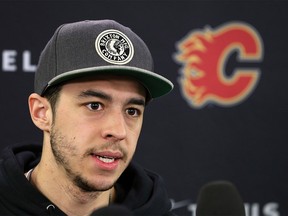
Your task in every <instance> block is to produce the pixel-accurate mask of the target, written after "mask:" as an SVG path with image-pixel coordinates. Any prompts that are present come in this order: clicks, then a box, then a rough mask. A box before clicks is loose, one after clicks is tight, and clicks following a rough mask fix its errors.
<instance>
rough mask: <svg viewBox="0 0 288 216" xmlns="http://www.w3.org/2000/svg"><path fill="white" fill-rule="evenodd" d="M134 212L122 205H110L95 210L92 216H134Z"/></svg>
mask: <svg viewBox="0 0 288 216" xmlns="http://www.w3.org/2000/svg"><path fill="white" fill-rule="evenodd" d="M132 215H133V214H132V211H130V210H129V209H128V208H126V207H124V206H122V205H115V204H114V205H109V206H107V207H102V208H100V209H97V210H95V211H94V212H93V213H92V214H91V215H90V216H132Z"/></svg>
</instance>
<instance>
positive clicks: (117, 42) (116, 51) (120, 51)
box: [95, 29, 134, 65]
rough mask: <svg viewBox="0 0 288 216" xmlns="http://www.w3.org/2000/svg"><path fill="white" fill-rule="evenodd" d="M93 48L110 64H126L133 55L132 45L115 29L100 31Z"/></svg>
mask: <svg viewBox="0 0 288 216" xmlns="http://www.w3.org/2000/svg"><path fill="white" fill-rule="evenodd" d="M95 48H96V51H97V53H98V55H99V56H101V58H102V59H104V60H105V61H107V62H109V63H111V64H118V65H123V64H127V63H128V62H130V61H131V59H132V58H133V55H134V47H133V44H132V43H131V41H130V40H129V38H128V37H127V36H126V35H125V34H123V33H122V32H120V31H118V30H115V29H109V30H106V31H103V32H102V33H100V34H99V35H98V37H97V38H96V41H95Z"/></svg>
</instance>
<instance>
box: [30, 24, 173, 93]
mask: <svg viewBox="0 0 288 216" xmlns="http://www.w3.org/2000/svg"><path fill="white" fill-rule="evenodd" d="M98 74H99V75H101V74H111V75H120V76H121V75H123V76H131V77H133V78H135V79H136V80H138V81H139V82H140V83H141V84H142V85H143V86H144V87H145V88H146V89H147V91H148V92H149V94H150V97H151V98H156V97H159V96H162V95H164V94H167V93H168V92H170V91H171V90H172V89H173V83H172V82H171V81H169V80H168V79H166V78H165V77H163V76H161V75H159V74H157V73H155V72H154V71H153V59H152V56H151V53H150V51H149V49H148V47H147V46H146V44H145V43H144V42H143V40H142V39H141V38H140V37H139V36H138V35H136V34H135V33H134V32H133V31H132V30H131V29H130V28H128V27H125V26H123V25H121V24H120V23H118V22H116V21H114V20H85V21H80V22H74V23H67V24H64V25H61V26H60V27H58V28H57V30H56V31H55V33H54V35H53V36H52V38H51V39H50V40H49V42H48V43H47V45H46V47H45V48H44V50H43V51H42V53H41V55H40V58H39V63H38V67H37V71H36V73H35V83H34V87H35V89H34V90H35V92H36V93H38V94H40V95H42V96H43V95H44V94H45V91H46V90H47V89H48V88H49V87H51V86H54V85H57V84H60V83H62V82H65V81H69V80H72V79H76V78H81V77H85V76H89V75H98Z"/></svg>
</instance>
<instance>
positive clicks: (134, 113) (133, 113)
mask: <svg viewBox="0 0 288 216" xmlns="http://www.w3.org/2000/svg"><path fill="white" fill-rule="evenodd" d="M126 113H127V114H128V115H130V116H139V115H140V111H139V110H138V109H135V108H129V109H127V110H126Z"/></svg>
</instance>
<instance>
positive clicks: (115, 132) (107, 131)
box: [100, 111, 127, 140]
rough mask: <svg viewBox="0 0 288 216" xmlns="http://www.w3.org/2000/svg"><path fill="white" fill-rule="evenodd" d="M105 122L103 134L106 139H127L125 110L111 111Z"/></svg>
mask: <svg viewBox="0 0 288 216" xmlns="http://www.w3.org/2000/svg"><path fill="white" fill-rule="evenodd" d="M103 124H104V125H103V130H102V136H103V137H104V138H105V139H115V140H123V139H125V137H126V135H127V128H126V122H125V116H124V113H123V112H120V111H115V112H111V113H109V114H108V116H107V118H105V122H104V123H103ZM100 127H101V126H100Z"/></svg>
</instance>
